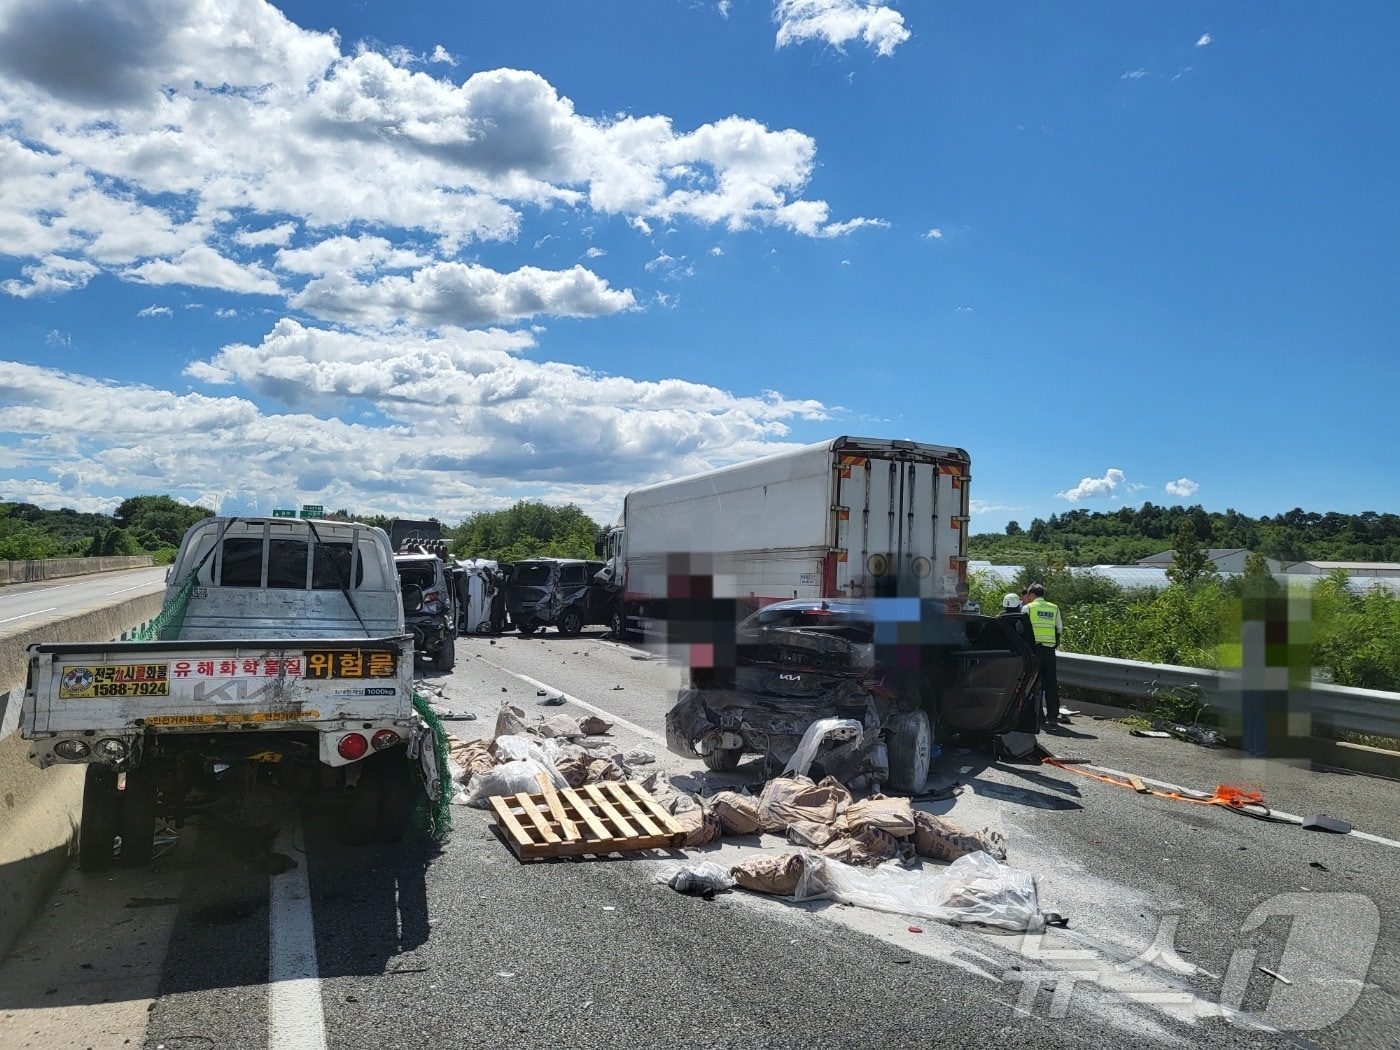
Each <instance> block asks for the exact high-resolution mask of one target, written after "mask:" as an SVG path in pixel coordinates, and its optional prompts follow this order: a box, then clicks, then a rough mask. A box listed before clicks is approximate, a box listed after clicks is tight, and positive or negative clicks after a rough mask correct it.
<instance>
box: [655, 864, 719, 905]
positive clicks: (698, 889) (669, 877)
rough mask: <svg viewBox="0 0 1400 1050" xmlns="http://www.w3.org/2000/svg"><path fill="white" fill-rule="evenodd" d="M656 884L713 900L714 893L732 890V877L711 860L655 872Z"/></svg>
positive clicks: (691, 895)
mask: <svg viewBox="0 0 1400 1050" xmlns="http://www.w3.org/2000/svg"><path fill="white" fill-rule="evenodd" d="M656 881H657V882H664V883H665V884H666V885H667V886H670V887H671V889H673V890H675V891H676V892H677V893H684V894H686V895H687V896H690V897H704V898H705V899H706V900H713V899H714V896H715V894H716V893H727V892H728V891H729V890H731V889H733V888H734V877H733V876H732V875H730V874H729V872H727V871H725V870H724V868H723V867H722V866H720V865H718V864H716V863H715V862H714V861H712V860H705V861H701V862H700V863H699V864H694V865H687V866H684V867H680V868H676V867H666V868H663V869H662V870H661V871H659V872H657V875H656Z"/></svg>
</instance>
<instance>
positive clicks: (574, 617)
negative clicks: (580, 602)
mask: <svg viewBox="0 0 1400 1050" xmlns="http://www.w3.org/2000/svg"><path fill="white" fill-rule="evenodd" d="M558 627H559V633H560V634H561V635H563V636H564V637H565V638H572V637H574V636H575V635H576V634H578V633H579V632H580V631H582V630H583V611H582V610H581V609H578V608H577V607H575V606H570V607H569V608H567V609H565V610H564V611H563V612H562V613H560V614H559V624H558Z"/></svg>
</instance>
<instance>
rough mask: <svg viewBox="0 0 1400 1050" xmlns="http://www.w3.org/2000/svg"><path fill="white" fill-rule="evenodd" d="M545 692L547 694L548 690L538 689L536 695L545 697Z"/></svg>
mask: <svg viewBox="0 0 1400 1050" xmlns="http://www.w3.org/2000/svg"><path fill="white" fill-rule="evenodd" d="M545 692H546V690H544V689H536V690H535V695H536V696H544V695H545Z"/></svg>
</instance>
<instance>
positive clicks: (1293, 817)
mask: <svg viewBox="0 0 1400 1050" xmlns="http://www.w3.org/2000/svg"><path fill="white" fill-rule="evenodd" d="M1083 766H1084V768H1085V769H1092V770H1094V771H1095V772H1098V773H1108V774H1109V775H1110V776H1115V777H1122V778H1123V779H1124V780H1126V779H1127V778H1128V777H1130V776H1133V775H1134V774H1131V773H1124V772H1123V771H1122V770H1121V769H1109V768H1108V767H1107V766H1095V765H1091V764H1090V763H1088V762H1085V763H1083ZM1138 779H1139V780H1141V781H1142V782H1143V783H1144V784H1151V785H1152V786H1153V787H1159V788H1162V789H1163V790H1164V791H1175V792H1176V793H1177V794H1179V795H1189V796H1192V797H1194V798H1202V799H1205V798H1210V795H1208V794H1205V793H1204V792H1201V791H1197V790H1196V789H1195V788H1188V787H1182V786H1181V785H1180V784H1173V783H1171V782H1170V781H1167V780H1153V779H1152V778H1151V777H1139V778H1138ZM1269 812H1270V813H1272V814H1273V815H1274V816H1276V817H1280V818H1282V819H1283V820H1286V821H1288V822H1290V823H1293V824H1301V823H1303V818H1302V817H1300V816H1298V815H1297V814H1296V813H1285V812H1284V811H1283V810H1281V809H1274V808H1273V807H1270V808H1269ZM1323 834H1327V833H1326V832H1324V833H1323ZM1347 834H1349V835H1351V837H1352V838H1358V839H1365V840H1366V841H1367V842H1379V843H1380V844H1381V845H1382V846H1393V847H1394V848H1396V849H1400V842H1396V841H1395V840H1394V839H1387V838H1382V837H1381V836H1380V835H1372V834H1371V833H1370V832H1369V831H1357V830H1356V829H1355V828H1353V829H1352V830H1351V831H1349V832H1348V833H1347Z"/></svg>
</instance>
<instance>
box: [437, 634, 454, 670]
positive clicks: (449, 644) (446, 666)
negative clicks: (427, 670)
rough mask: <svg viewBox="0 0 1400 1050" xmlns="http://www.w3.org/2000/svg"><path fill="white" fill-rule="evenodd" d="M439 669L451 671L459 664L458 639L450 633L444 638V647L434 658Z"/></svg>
mask: <svg viewBox="0 0 1400 1050" xmlns="http://www.w3.org/2000/svg"><path fill="white" fill-rule="evenodd" d="M433 663H435V664H436V665H437V669H438V670H439V671H450V670H452V668H454V667H456V666H457V639H455V638H453V637H451V636H450V635H449V636H448V637H446V638H444V639H443V640H442V648H441V649H439V650H438V651H437V656H436V657H434V658H433Z"/></svg>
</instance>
